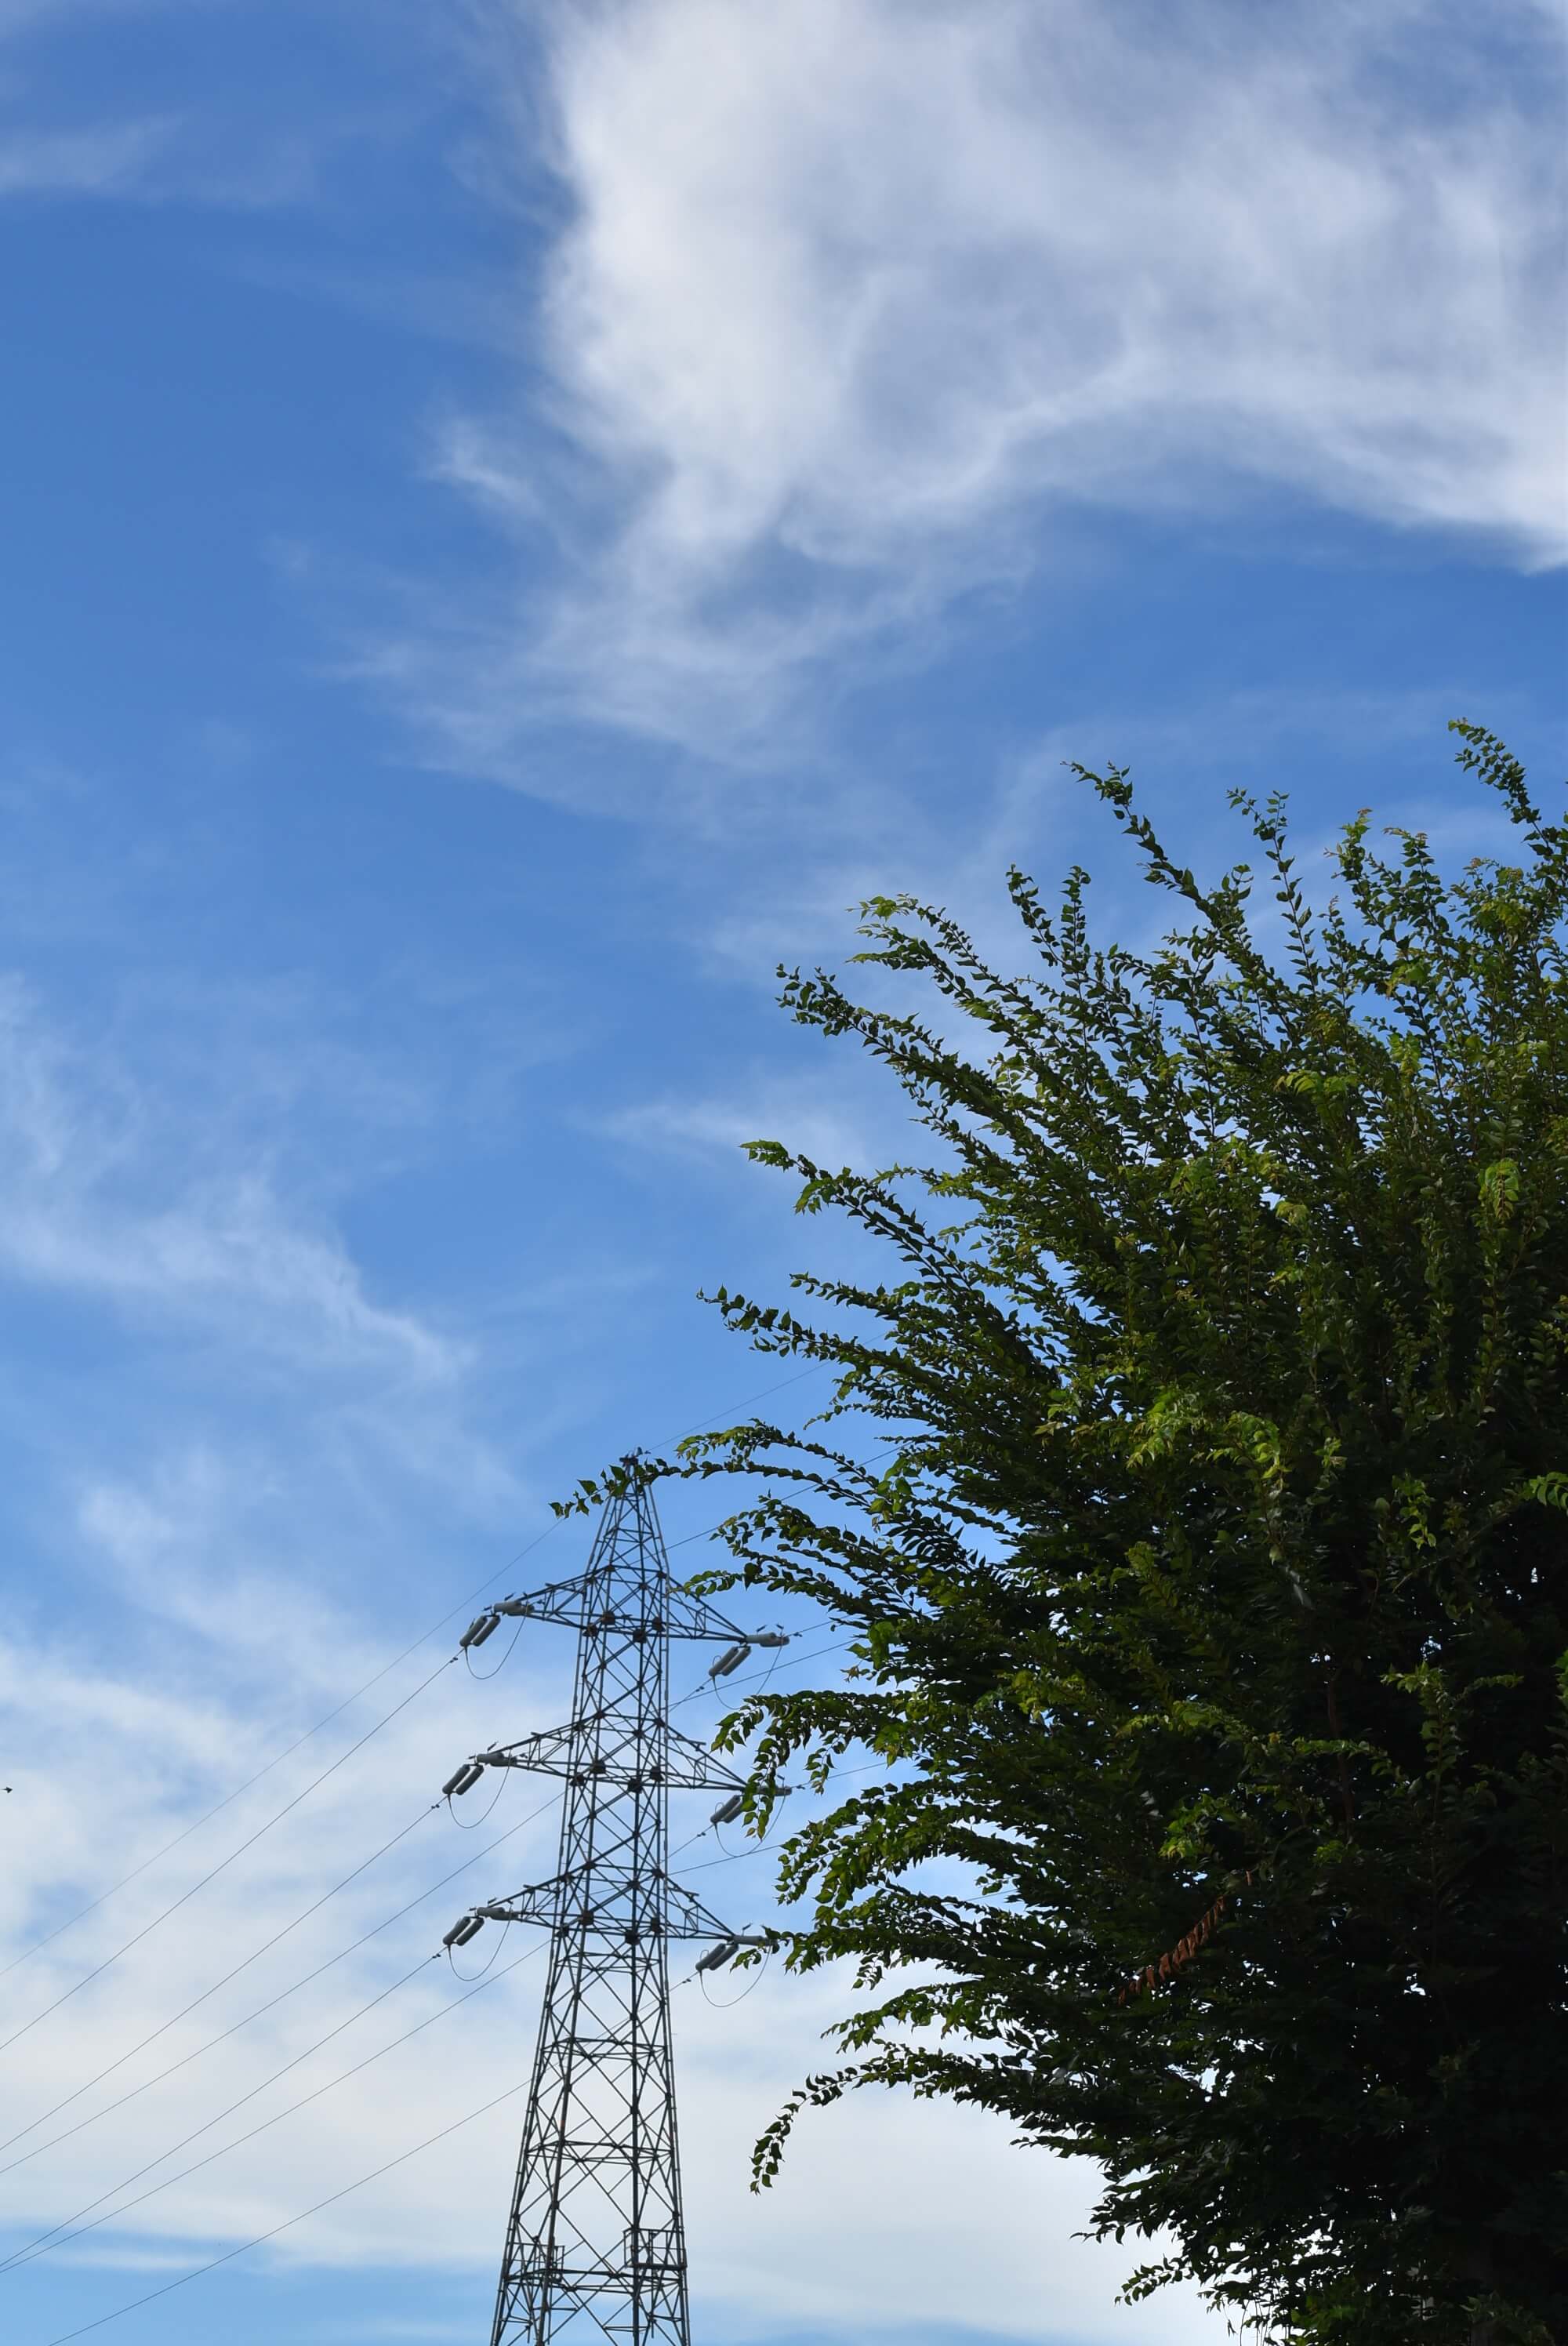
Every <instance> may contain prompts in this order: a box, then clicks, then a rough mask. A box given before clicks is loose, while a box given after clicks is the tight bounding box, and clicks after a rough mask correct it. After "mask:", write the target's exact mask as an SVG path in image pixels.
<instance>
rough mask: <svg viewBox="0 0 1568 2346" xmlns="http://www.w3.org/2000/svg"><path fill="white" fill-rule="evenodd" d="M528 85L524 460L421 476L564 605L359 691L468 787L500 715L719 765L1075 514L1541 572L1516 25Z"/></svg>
mask: <svg viewBox="0 0 1568 2346" xmlns="http://www.w3.org/2000/svg"><path fill="white" fill-rule="evenodd" d="M496 13H497V16H498V19H504V18H506V17H508V16H509V15H511V13H512V12H511V10H510V8H509V7H506V8H498V10H497V12H496ZM552 56H553V68H552V69H553V89H554V97H555V107H556V120H557V150H556V161H557V165H558V168H559V170H560V173H561V175H562V177H563V179H564V181H565V189H566V192H567V194H568V196H569V198H570V199H571V206H572V209H571V214H570V217H569V219H568V222H567V224H566V225H565V228H564V230H562V232H561V233H560V235H559V237H558V240H557V241H556V242H555V247H554V250H553V253H552V255H551V258H550V262H549V267H548V271H547V277H546V282H545V303H544V313H543V331H544V348H543V352H542V355H543V356H544V358H545V362H546V364H547V366H548V368H549V370H550V371H551V375H552V380H553V383H554V394H553V397H552V399H551V402H550V408H549V414H550V421H551V423H552V424H553V426H554V429H555V444H556V446H557V448H559V449H560V450H563V451H565V457H564V458H563V460H562V461H561V463H560V464H552V462H551V459H550V458H549V456H548V455H547V454H545V453H544V452H543V451H542V447H541V441H540V434H539V430H538V419H537V415H536V413H533V412H530V413H526V414H521V415H519V417H518V418H517V419H516V421H515V423H514V424H507V423H504V422H500V421H494V422H493V423H491V424H490V425H489V426H488V427H487V428H484V429H482V428H481V427H480V426H479V425H477V424H476V423H473V421H472V420H471V421H469V422H467V423H464V424H463V426H462V427H461V428H459V429H456V430H454V431H453V433H452V435H451V437H450V439H449V442H448V444H447V446H446V449H445V453H444V468H445V471H446V473H447V475H448V477H449V478H450V479H452V480H453V481H454V482H456V483H458V484H461V485H462V486H463V487H464V488H466V489H468V490H469V491H471V492H472V493H473V495H474V496H475V498H476V499H477V500H479V501H480V503H481V504H482V505H484V506H485V507H486V508H487V509H488V510H489V511H490V512H491V513H492V515H494V517H495V518H496V520H497V522H498V523H500V524H501V525H504V526H508V527H514V528H516V529H518V530H520V531H527V530H531V529H533V528H534V527H535V525H536V523H537V519H538V517H539V515H541V514H542V513H543V514H545V515H548V516H549V517H550V519H551V521H552V523H553V525H554V526H555V528H556V529H557V530H558V531H564V532H565V533H566V543H567V544H568V545H569V546H571V548H572V552H571V554H570V556H569V560H568V565H567V568H566V571H565V576H566V578H567V579H568V581H569V583H567V584H565V585H564V586H559V587H558V590H557V591H556V593H555V597H554V599H553V600H550V601H547V602H546V603H545V605H544V606H543V607H542V608H540V607H535V608H532V609H530V610H528V611H526V612H524V613H522V614H520V615H514V616H513V617H504V618H503V619H501V620H499V621H498V622H496V623H495V625H494V627H491V628H489V629H487V630H486V631H485V634H484V662H485V663H487V664H488V669H489V681H488V684H487V685H486V683H485V682H484V679H483V678H481V677H480V676H479V675H478V674H477V672H476V673H475V674H474V675H473V676H472V677H465V678H464V680H463V684H462V685H459V684H458V683H456V682H455V681H454V680H453V679H452V678H451V677H450V676H449V678H448V683H447V688H446V691H445V694H444V697H443V695H442V693H441V690H440V688H439V687H438V686H437V685H436V684H434V683H433V682H432V681H431V679H430V678H429V676H428V675H419V674H417V673H416V674H415V675H414V676H413V677H412V679H411V678H410V677H409V676H408V675H407V674H406V673H405V676H404V678H403V681H404V682H405V683H408V682H410V681H411V680H412V682H413V684H414V686H415V688H416V689H423V690H425V691H426V692H427V693H428V695H429V697H430V698H431V699H432V701H433V702H434V703H439V708H438V710H437V713H438V714H439V715H440V716H442V717H443V719H445V721H447V723H448V724H449V726H450V727H451V728H452V729H453V730H455V732H456V733H457V735H458V737H459V740H460V749H461V750H462V752H463V753H464V754H466V755H468V756H469V757H471V758H473V759H475V760H479V761H482V762H488V763H490V764H491V765H492V766H495V767H498V766H501V765H503V764H504V762H505V760H506V759H507V757H508V756H512V757H513V758H514V759H515V756H516V750H515V744H516V740H517V738H518V733H519V729H520V727H521V725H522V723H523V721H524V709H527V711H528V712H529V713H530V715H532V716H536V715H537V714H538V713H539V710H540V708H541V706H543V707H544V708H545V710H546V711H547V712H548V711H549V710H551V709H555V710H557V711H558V710H559V709H562V708H565V709H571V710H573V711H574V712H575V713H578V714H582V713H589V714H591V715H594V716H596V717H597V718H598V719H601V720H606V721H608V722H610V723H612V724H621V725H629V726H635V727H638V728H641V729H646V730H650V731H652V732H653V733H655V734H657V735H661V736H663V737H665V738H666V739H672V740H675V741H677V742H682V743H685V744H688V745H689V744H691V743H694V742H695V743H697V744H701V745H704V746H708V747H714V746H719V747H725V748H728V749H729V750H737V749H738V748H740V747H743V746H745V745H747V744H748V743H754V742H755V740H756V739H757V737H758V735H759V732H760V731H761V730H762V729H765V728H774V727H777V726H778V724H779V719H780V711H781V709H782V708H783V707H784V706H785V705H786V703H787V700H788V698H789V686H790V684H791V682H799V679H800V678H801V676H802V675H803V674H804V673H805V672H807V671H810V670H812V669H813V668H816V667H817V666H818V665H819V664H820V662H821V661H822V660H823V659H824V658H826V657H827V656H828V655H830V654H835V653H842V652H843V651H844V650H846V649H847V648H850V647H852V646H856V645H859V646H860V647H862V648H864V647H866V646H868V645H870V644H871V643H874V642H876V641H878V640H880V639H881V638H883V637H886V636H887V635H888V634H889V632H890V631H898V630H902V629H907V627H908V626H909V624H910V623H911V621H915V620H919V619H921V617H929V616H930V615H931V614H932V613H933V612H935V611H937V610H939V609H941V608H942V607H943V606H944V605H945V604H947V603H948V602H949V601H951V599H952V597H954V596H955V595H958V594H960V593H961V592H962V590H963V589H964V588H965V587H966V586H972V585H973V584H974V583H976V582H977V581H994V580H996V579H998V578H1006V577H1011V576H1018V575H1019V574H1020V573H1021V572H1022V571H1023V570H1024V569H1026V568H1027V567H1028V566H1031V565H1032V564H1033V563H1036V562H1038V561H1040V560H1042V559H1044V558H1047V557H1048V556H1049V553H1050V550H1051V544H1052V535H1053V515H1063V514H1064V513H1066V512H1067V511H1069V510H1070V509H1072V508H1074V507H1079V508H1082V507H1083V506H1084V505H1085V504H1088V505H1094V504H1104V505H1130V506H1133V507H1137V508H1146V507H1147V506H1149V505H1151V504H1160V503H1166V504H1168V503H1171V502H1173V501H1175V502H1177V503H1180V504H1182V505H1194V506H1197V507H1199V508H1202V509H1205V510H1207V509H1211V508H1212V506H1213V505H1214V504H1215V503H1216V502H1217V501H1218V502H1220V503H1233V502H1234V501H1235V499H1236V498H1237V495H1242V494H1245V491H1246V487H1247V484H1265V485H1267V486H1269V487H1270V488H1271V489H1272V490H1273V491H1274V492H1275V493H1278V492H1279V491H1281V490H1283V491H1285V492H1288V493H1298V492H1304V493H1306V494H1308V495H1311V496H1313V497H1317V498H1319V499H1322V500H1326V501H1327V502H1328V503H1329V504H1331V505H1337V506H1339V507H1340V508H1342V509H1344V510H1346V511H1348V512H1350V513H1353V514H1357V515H1364V516H1369V517H1371V518H1372V519H1374V520H1376V521H1379V522H1382V523H1387V524H1392V525H1398V526H1401V527H1411V528H1413V527H1423V528H1428V529H1436V530H1440V531H1445V532H1462V533H1469V534H1472V535H1476V536H1478V537H1479V538H1481V540H1483V541H1484V542H1486V543H1488V544H1489V545H1491V546H1492V547H1494V548H1495V549H1496V550H1497V551H1499V552H1500V553H1501V554H1502V555H1503V556H1506V557H1507V558H1509V559H1512V560H1514V561H1517V562H1519V563H1522V564H1524V565H1527V566H1528V565H1536V564H1541V563H1545V562H1548V561H1551V560H1553V559H1555V558H1557V557H1559V556H1561V554H1562V552H1563V545H1564V537H1565V525H1568V493H1565V486H1564V473H1563V460H1564V423H1563V360H1562V325H1563V306H1562V291H1561V283H1562V248H1561V240H1560V237H1559V234H1558V228H1557V214H1556V206H1555V202H1554V200H1553V199H1554V197H1555V195H1556V193H1557V191H1558V189H1560V186H1561V180H1562V176H1563V171H1562V157H1561V142H1560V138H1559V130H1560V125H1559V121H1558V117H1557V111H1556V108H1555V107H1554V106H1553V103H1552V100H1551V90H1552V88H1553V86H1554V76H1556V74H1557V70H1558V66H1559V64H1560V49H1559V46H1558V43H1557V41H1556V39H1555V37H1554V34H1553V28H1552V25H1551V15H1550V12H1547V11H1543V9H1541V8H1540V7H1538V6H1536V5H1526V0H1503V5H1500V6H1498V7H1496V8H1494V9H1492V10H1491V11H1489V12H1486V14H1485V16H1484V18H1483V19H1482V20H1481V21H1480V26H1479V29H1477V20H1476V19H1475V18H1474V16H1473V14H1472V13H1471V12H1465V11H1461V10H1460V9H1459V8H1458V7H1457V6H1455V5H1451V0H1379V4H1378V5H1366V0H1359V5H1325V6H1322V7H1319V8H1316V9H1313V10H1311V11H1308V12H1307V13H1306V14H1305V15H1303V14H1300V13H1298V12H1289V11H1287V12H1279V11H1259V10H1257V9H1251V8H1246V7H1241V6H1239V5H1234V0H1194V5H1188V6H1184V7H1180V8H1175V9H1169V10H1158V9H1151V8H1149V7H1147V6H1145V5H1141V0H1124V5H1116V6H1111V7H1106V6H1104V5H1099V0H1036V4H1035V5H1020V0H963V5H952V0H796V5H791V6H790V7H789V8H767V7H761V6H736V5H733V0H625V5H604V6H594V7H588V6H581V7H576V8H573V9H571V10H569V11H566V12H565V13H564V14H563V15H561V16H560V17H559V18H557V19H556V20H555V40H554V48H553V53H552ZM527 96H528V99H529V102H530V104H531V103H532V97H533V93H532V91H529V92H528V93H527ZM522 105H523V100H522V98H521V97H520V99H519V108H520V111H519V129H518V135H519V136H520V137H521V136H523V135H524V131H525V132H526V135H527V136H528V137H529V138H530V139H531V141H532V145H533V147H534V148H535V149H536V147H537V136H536V130H535V127H534V117H533V115H532V113H530V114H529V116H528V117H527V121H526V124H525V125H524V120H523V116H522V111H521V109H522ZM585 467H586V470H585ZM474 666H475V670H476V671H477V669H478V668H479V660H478V658H475V663H474Z"/></svg>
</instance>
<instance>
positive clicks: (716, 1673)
mask: <svg viewBox="0 0 1568 2346" xmlns="http://www.w3.org/2000/svg"><path fill="white" fill-rule="evenodd" d="M750 1652H751V1648H750V1647H749V1646H748V1645H744V1644H743V1645H739V1646H731V1647H730V1648H729V1650H728V1653H723V1654H720V1656H719V1658H718V1660H717V1661H716V1662H715V1663H714V1665H713V1667H712V1668H711V1669H710V1670H709V1671H708V1677H709V1678H728V1676H729V1673H730V1671H731V1670H738V1668H740V1665H741V1663H742V1662H743V1661H745V1660H746V1659H747V1658H748V1656H749V1654H750Z"/></svg>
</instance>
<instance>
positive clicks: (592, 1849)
mask: <svg viewBox="0 0 1568 2346" xmlns="http://www.w3.org/2000/svg"><path fill="white" fill-rule="evenodd" d="M630 1463H631V1462H628V1464H630ZM498 1609H499V1610H501V1611H504V1612H507V1613H516V1614H520V1615H524V1616H533V1617H538V1618H544V1619H554V1620H557V1621H562V1620H568V1621H574V1622H575V1626H576V1628H577V1633H578V1636H577V1662H576V1679H575V1696H574V1701H573V1706H572V1719H571V1721H570V1724H569V1725H568V1726H567V1727H565V1728H561V1729H555V1730H552V1731H551V1732H549V1733H546V1734H543V1735H533V1736H529V1737H526V1738H524V1739H523V1741H521V1742H519V1743H516V1744H511V1745H506V1746H504V1747H502V1748H500V1749H494V1750H491V1751H486V1752H484V1753H481V1754H478V1755H476V1757H475V1759H474V1760H473V1761H471V1762H470V1763H469V1769H470V1770H474V1771H477V1770H480V1769H482V1768H485V1767H521V1768H527V1769H530V1770H537V1771H539V1772H542V1773H546V1774H551V1775H560V1776H562V1777H564V1778H565V1801H564V1807H563V1814H562V1820H561V1846H560V1862H559V1865H558V1867H557V1870H556V1872H555V1876H554V1878H553V1879H552V1880H551V1881H550V1882H542V1883H539V1884H537V1885H536V1886H535V1887H534V1888H532V1889H527V1890H524V1891H522V1892H518V1893H517V1894H516V1895H515V1896H514V1897H511V1898H507V1899H503V1900H498V1901H497V1902H494V1904H492V1905H488V1906H484V1907H482V1908H480V1909H478V1910H477V1912H476V1913H475V1915H474V1916H473V1917H471V1918H469V1920H468V1922H467V1923H465V1924H462V1925H459V1927H458V1932H457V1933H453V1936H454V1937H455V1938H458V1939H459V1943H462V1938H463V1936H465V1935H466V1934H468V1933H471V1932H472V1931H473V1930H476V1929H477V1928H478V1927H479V1923H480V1922H481V1921H483V1920H495V1921H515V1922H531V1923H545V1922H547V1923H549V1925H550V1930H551V1944H550V1969H549V1976H548V1980H547V1983H546V1986H545V2003H544V2010H543V2013H542V2015H541V2017H540V2023H539V2041H538V2046H537V2050H536V2052H535V2062H534V2075H533V2083H532V2086H531V2090H530V2093H529V2098H528V2115H527V2119H526V2122H525V2126H524V2136H523V2146H522V2151H521V2155H520V2157H519V2159H518V2166H517V2180H516V2186H515V2188H514V2193H513V2199H512V2212H511V2218H510V2221H509V2224H508V2228H507V2237H506V2251H505V2256H504V2260H503V2264H502V2270H501V2284H500V2289H499V2291H498V2293H497V2298H496V2305H495V2319H494V2326H493V2328H492V2331H491V2346H589V2341H603V2340H605V2339H614V2340H616V2341H617V2346H619V2341H628V2346H690V2324H689V2316H688V2312H687V2265H686V2235H685V2229H684V2225H683V2222H682V2216H681V2198H680V2159H679V2150H678V2145H677V2134H676V2101H675V2076H674V2069H673V2065H672V2061H671V2054H670V2031H669V1947H670V1943H671V1941H672V1940H684V1939H693V1938H698V1937H711V1938H717V1939H718V1940H720V1941H725V1940H731V1941H733V1940H734V1938H735V1934H733V1933H728V1932H727V1931H726V1928H725V1925H724V1924H723V1923H720V1922H718V1919H717V1918H716V1917H715V1916H713V1915H712V1914H710V1913H708V1912H707V1910H706V1909H705V1908H704V1907H702V1906H701V1905H700V1904H699V1903H698V1902H697V1900H696V1899H695V1898H693V1897H692V1896H691V1895H690V1893H689V1892H686V1891H684V1890H682V1889H680V1888H679V1887H678V1885H677V1884H674V1883H672V1882H671V1881H670V1878H669V1872H668V1851H669V1831H668V1816H667V1801H668V1794H669V1791H670V1790H671V1789H672V1788H677V1789H689V1790H698V1789H705V1788H711V1789H715V1790H724V1791H727V1792H728V1791H730V1790H733V1789H735V1788H736V1787H737V1785H738V1779H737V1778H736V1777H735V1776H734V1775H733V1774H732V1773H731V1772H730V1770H728V1769H727V1768H725V1767H723V1766H722V1764H721V1763H719V1762H718V1761H717V1760H715V1759H714V1758H713V1756H712V1754H711V1753H709V1752H708V1751H706V1750H705V1749H703V1748H702V1747H701V1746H699V1745H697V1744H695V1743H693V1742H691V1741H690V1740H689V1739H687V1738H686V1737H684V1736H679V1735H677V1734H676V1733H675V1732H674V1731H673V1730H672V1729H671V1728H670V1724H669V1716H668V1684H669V1669H668V1664H669V1646H670V1637H671V1634H672V1631H673V1634H675V1635H676V1636H677V1637H692V1638H697V1639H704V1640H714V1641H716V1642H723V1643H731V1642H733V1641H735V1640H737V1639H738V1638H740V1637H741V1633H740V1632H739V1631H738V1630H736V1629H735V1628H734V1627H733V1626H732V1625H731V1624H730V1623H728V1622H727V1621H725V1620H724V1619H723V1618H722V1617H720V1616H719V1615H718V1614H717V1613H715V1612H714V1611H713V1609H712V1608H711V1607H708V1606H705V1605H702V1604H699V1603H697V1601H695V1600H694V1599H692V1598H690V1597H688V1596H685V1595H684V1593H679V1592H677V1591H675V1590H674V1589H672V1587H671V1585H670V1577H669V1563H668V1558H667V1555H666V1552H665V1546H664V1541H663V1537H662V1535H661V1534H660V1531H659V1526H658V1519H657V1514H656V1512H655V1509H654V1505H653V1500H652V1497H651V1494H650V1493H649V1492H648V1491H647V1488H646V1487H644V1486H642V1485H641V1484H639V1483H638V1481H637V1479H636V1474H635V1472H634V1473H633V1474H632V1475H631V1476H630V1477H629V1478H628V1486H627V1487H626V1490H625V1492H624V1493H623V1494H621V1495H619V1496H616V1497H614V1498H612V1499H611V1500H610V1502H609V1504H608V1505H607V1506H606V1510H605V1515H604V1517H603V1520H602V1522H601V1524H600V1526H599V1531H598V1535H597V1537H596V1541H595V1544H594V1549H593V1553H592V1556H591V1557H590V1559H589V1562H588V1566H587V1569H586V1571H585V1573H584V1574H583V1575H582V1576H580V1578H578V1579H577V1580H575V1581H572V1582H568V1583H565V1584H557V1585H556V1586H554V1587H552V1588H549V1589H545V1590H543V1591H541V1592H540V1593H539V1595H538V1596H536V1597H534V1598H523V1599H510V1600H508V1602H507V1603H506V1605H505V1606H504V1607H501V1608H498ZM482 1618H483V1617H482ZM481 1626H482V1625H481V1624H476V1625H475V1627H476V1628H480V1627H481ZM473 1634H474V1633H473V1631H471V1632H470V1636H471V1637H472V1636H473ZM484 1634H487V1631H485V1632H484ZM768 1642H769V1643H775V1642H778V1643H781V1642H782V1640H781V1639H777V1640H775V1639H769V1641H768ZM464 1774H465V1771H461V1770H460V1771H459V1778H454V1779H453V1782H454V1784H458V1785H459V1788H460V1789H463V1783H462V1781H461V1780H462V1779H463V1777H464Z"/></svg>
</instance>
